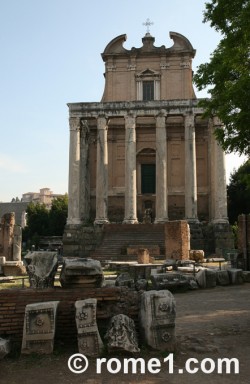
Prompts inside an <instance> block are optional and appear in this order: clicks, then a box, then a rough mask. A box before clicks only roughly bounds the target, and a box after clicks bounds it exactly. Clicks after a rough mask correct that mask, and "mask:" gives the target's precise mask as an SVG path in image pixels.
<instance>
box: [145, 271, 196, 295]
mask: <svg viewBox="0 0 250 384" xmlns="http://www.w3.org/2000/svg"><path fill="white" fill-rule="evenodd" d="M150 279H151V281H152V286H153V289H157V290H161V289H168V290H170V291H171V292H173V291H177V290H187V289H188V288H189V282H188V280H187V278H186V277H185V276H183V275H182V274H181V273H175V272H174V273H172V272H167V273H157V274H153V275H151V276H150Z"/></svg>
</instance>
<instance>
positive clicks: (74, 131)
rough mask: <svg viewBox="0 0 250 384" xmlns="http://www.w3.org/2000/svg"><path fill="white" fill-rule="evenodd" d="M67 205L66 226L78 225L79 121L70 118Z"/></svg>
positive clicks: (75, 118) (79, 221) (79, 220)
mask: <svg viewBox="0 0 250 384" xmlns="http://www.w3.org/2000/svg"><path fill="white" fill-rule="evenodd" d="M69 126H70V145H69V187H68V191H69V203H68V218H67V224H80V223H81V219H80V209H79V208H80V199H79V197H80V188H79V183H80V119H79V118H78V117H70V119H69Z"/></svg>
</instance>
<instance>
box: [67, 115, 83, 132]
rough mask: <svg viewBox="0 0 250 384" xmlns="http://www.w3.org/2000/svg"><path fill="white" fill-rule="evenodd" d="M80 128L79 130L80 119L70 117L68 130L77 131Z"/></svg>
mask: <svg viewBox="0 0 250 384" xmlns="http://www.w3.org/2000/svg"><path fill="white" fill-rule="evenodd" d="M80 128H81V119H80V117H70V118H69V130H70V131H79V130H80Z"/></svg>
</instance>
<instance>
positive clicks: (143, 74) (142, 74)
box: [137, 68, 159, 77]
mask: <svg viewBox="0 0 250 384" xmlns="http://www.w3.org/2000/svg"><path fill="white" fill-rule="evenodd" d="M158 76H159V72H156V71H154V70H153V69H150V68H147V69H145V70H144V71H142V72H140V73H138V74H137V77H158Z"/></svg>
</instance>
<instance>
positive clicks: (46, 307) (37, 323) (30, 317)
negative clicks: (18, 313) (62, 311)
mask: <svg viewBox="0 0 250 384" xmlns="http://www.w3.org/2000/svg"><path fill="white" fill-rule="evenodd" d="M58 304H59V301H49V302H44V303H35V304H28V305H26V307H25V316H24V326H23V341H22V353H25V354H29V353H38V354H49V353H52V352H53V348H54V336H55V326H56V312H57V306H58Z"/></svg>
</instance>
